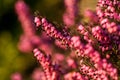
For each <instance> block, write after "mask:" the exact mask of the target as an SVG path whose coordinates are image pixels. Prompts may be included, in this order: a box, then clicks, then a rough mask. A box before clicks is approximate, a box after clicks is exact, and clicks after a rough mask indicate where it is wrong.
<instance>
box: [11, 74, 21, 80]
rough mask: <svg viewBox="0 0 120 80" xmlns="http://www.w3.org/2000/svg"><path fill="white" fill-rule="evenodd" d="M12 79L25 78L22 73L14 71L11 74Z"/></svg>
mask: <svg viewBox="0 0 120 80" xmlns="http://www.w3.org/2000/svg"><path fill="white" fill-rule="evenodd" d="M11 80H23V79H22V76H21V74H20V73H13V74H12V75H11Z"/></svg>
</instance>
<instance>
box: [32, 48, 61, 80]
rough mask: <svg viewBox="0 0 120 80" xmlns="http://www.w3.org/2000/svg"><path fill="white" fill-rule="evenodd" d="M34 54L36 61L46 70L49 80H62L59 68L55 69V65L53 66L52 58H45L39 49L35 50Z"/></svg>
mask: <svg viewBox="0 0 120 80" xmlns="http://www.w3.org/2000/svg"><path fill="white" fill-rule="evenodd" d="M33 53H34V56H35V57H36V59H37V60H38V61H39V63H40V64H41V66H42V68H43V69H44V72H45V74H46V78H47V80H60V77H59V75H60V73H59V71H58V70H57V67H55V65H52V63H51V58H50V56H45V55H44V54H43V53H42V52H41V51H40V50H38V49H37V48H35V49H34V50H33Z"/></svg>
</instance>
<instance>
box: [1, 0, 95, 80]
mask: <svg viewBox="0 0 120 80" xmlns="http://www.w3.org/2000/svg"><path fill="white" fill-rule="evenodd" d="M16 1H17V0H0V80H10V75H11V74H12V73H14V72H19V73H21V74H22V76H23V78H24V80H31V77H30V76H31V74H32V72H33V70H34V69H35V67H38V66H39V64H38V63H37V61H36V59H34V57H33V54H32V52H31V53H22V52H20V51H19V50H18V48H17V43H18V41H19V37H20V35H21V34H22V29H21V24H20V22H19V21H18V18H17V15H16V13H15V11H14V5H15V2H16ZM25 2H26V3H27V4H28V6H29V7H30V9H31V13H32V14H33V15H34V12H35V11H36V10H38V11H39V12H40V13H41V14H42V16H45V17H47V18H48V19H49V20H50V21H56V22H57V23H60V24H61V23H62V15H63V13H64V10H65V7H64V1H63V0H25ZM78 4H79V14H80V15H82V14H84V11H85V10H86V9H92V10H95V7H96V4H97V0H80V2H79V3H78Z"/></svg>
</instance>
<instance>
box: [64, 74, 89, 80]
mask: <svg viewBox="0 0 120 80" xmlns="http://www.w3.org/2000/svg"><path fill="white" fill-rule="evenodd" d="M64 80H88V79H87V78H85V77H84V76H82V75H81V74H80V73H79V72H70V73H67V74H65V75H64Z"/></svg>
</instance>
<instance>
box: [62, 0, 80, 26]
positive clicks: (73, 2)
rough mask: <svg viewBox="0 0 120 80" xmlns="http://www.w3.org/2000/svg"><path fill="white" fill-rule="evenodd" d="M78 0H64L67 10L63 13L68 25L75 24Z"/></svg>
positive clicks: (65, 22) (64, 20)
mask: <svg viewBox="0 0 120 80" xmlns="http://www.w3.org/2000/svg"><path fill="white" fill-rule="evenodd" d="M77 2H78V0H64V4H65V7H66V11H65V13H64V15H63V22H64V24H65V25H67V27H70V26H73V25H74V24H75V17H76V16H77V15H78V6H77Z"/></svg>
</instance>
